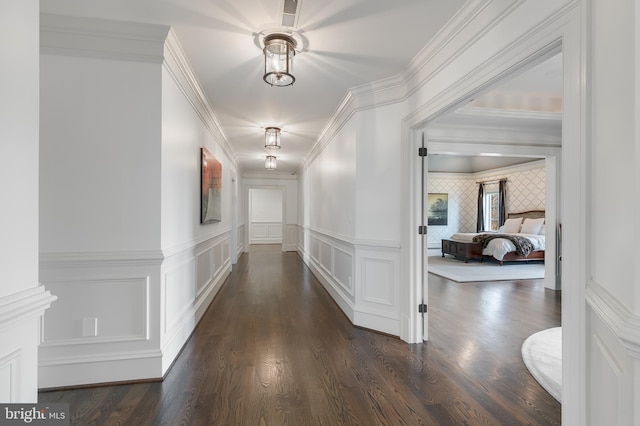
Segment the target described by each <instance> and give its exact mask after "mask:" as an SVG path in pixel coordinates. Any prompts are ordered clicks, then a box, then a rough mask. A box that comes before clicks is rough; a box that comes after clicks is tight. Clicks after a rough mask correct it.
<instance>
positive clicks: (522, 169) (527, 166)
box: [429, 149, 560, 180]
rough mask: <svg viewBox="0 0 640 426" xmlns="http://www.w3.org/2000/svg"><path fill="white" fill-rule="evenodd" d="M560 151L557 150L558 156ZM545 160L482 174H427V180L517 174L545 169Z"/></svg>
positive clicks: (486, 171) (465, 178) (467, 178)
mask: <svg viewBox="0 0 640 426" xmlns="http://www.w3.org/2000/svg"><path fill="white" fill-rule="evenodd" d="M559 151H560V150H559V149H558V154H559V153H560V152H559ZM545 168H546V164H545V160H544V159H541V160H536V161H530V162H528V163H523V164H516V165H513V166H505V167H499V168H496V169H491V170H485V171H483V172H473V173H463V172H460V173H452V172H429V179H450V180H474V179H482V178H483V177H484V176H487V175H495V174H507V173H519V172H525V171H527V170H537V169H545Z"/></svg>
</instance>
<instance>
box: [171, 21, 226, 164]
mask: <svg viewBox="0 0 640 426" xmlns="http://www.w3.org/2000/svg"><path fill="white" fill-rule="evenodd" d="M163 66H164V68H165V69H166V70H167V72H168V73H169V75H171V77H172V78H173V80H174V81H175V83H176V85H177V86H178V88H179V89H180V90H181V91H182V93H183V94H184V96H185V98H186V99H187V101H188V102H189V103H190V104H191V106H192V107H193V110H194V112H195V113H196V115H198V117H200V120H201V121H202V123H203V124H204V127H205V128H206V129H207V130H208V131H209V133H210V134H211V136H212V137H213V139H214V140H215V141H216V143H217V144H218V146H220V147H221V148H222V150H223V151H224V153H225V154H226V156H227V157H228V158H229V159H230V160H231V162H232V168H233V169H234V170H235V169H237V164H236V163H237V157H236V154H235V153H234V150H233V149H232V148H231V145H230V144H229V139H228V138H227V135H226V134H225V132H224V129H223V128H222V125H221V124H220V121H219V120H218V116H217V115H216V113H215V111H214V110H213V108H211V103H210V102H209V100H208V99H207V96H206V95H205V92H204V90H203V89H202V86H201V85H200V82H199V81H198V78H197V77H196V75H195V73H194V72H193V69H192V68H191V64H190V63H189V60H188V59H187V57H186V55H185V54H184V50H183V49H182V46H181V45H180V42H179V40H178V37H177V36H176V34H175V32H174V31H173V29H171V30H170V31H169V33H168V35H167V37H166V42H165V49H164V62H163Z"/></svg>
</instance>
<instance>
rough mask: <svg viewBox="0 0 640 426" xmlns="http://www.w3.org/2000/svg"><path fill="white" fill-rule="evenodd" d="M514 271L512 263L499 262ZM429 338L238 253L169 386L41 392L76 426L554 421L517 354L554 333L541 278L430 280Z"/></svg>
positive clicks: (552, 303)
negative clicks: (366, 315) (542, 334)
mask: <svg viewBox="0 0 640 426" xmlns="http://www.w3.org/2000/svg"><path fill="white" fill-rule="evenodd" d="M505 267H507V266H505ZM429 285H430V291H429V299H430V303H429V309H430V317H429V318H430V340H429V342H428V343H424V344H417V345H408V344H406V343H404V342H402V341H401V340H399V339H397V338H394V337H389V336H386V335H381V334H378V333H374V332H371V331H368V330H363V329H359V328H355V327H353V326H352V325H351V324H350V323H349V321H348V320H347V319H346V318H345V316H344V315H343V314H342V313H341V311H340V309H339V308H338V307H337V306H336V304H335V303H334V302H333V301H332V300H331V298H330V297H329V296H328V294H327V293H326V292H325V291H324V289H323V288H322V286H321V285H320V284H319V283H318V281H317V280H316V279H315V278H314V277H313V275H312V274H311V273H310V272H309V270H308V269H307V268H306V266H305V265H304V264H303V263H302V262H301V260H300V258H299V256H298V255H297V254H296V253H282V252H281V251H280V247H279V246H254V247H252V249H251V252H250V253H249V254H245V255H243V256H242V257H241V259H240V260H239V262H238V264H237V265H236V266H234V271H233V273H232V274H231V276H230V277H229V279H228V280H227V282H226V283H225V284H224V286H223V287H222V289H221V290H220V292H219V294H218V295H217V296H216V298H215V300H214V301H213V303H212V304H211V306H210V308H209V309H208V311H207V313H206V314H205V316H204V317H203V318H202V321H201V322H200V324H199V325H198V327H197V328H196V330H195V332H194V333H193V336H192V337H191V339H190V340H189V341H188V342H187V344H186V346H185V348H184V350H183V351H182V353H181V354H180V356H179V357H178V359H177V360H176V362H175V364H174V366H173V368H172V369H171V371H170V372H169V374H168V375H167V377H166V378H165V380H164V381H163V382H154V383H139V384H126V385H118V386H105V387H95V388H86V389H76V390H60V391H50V392H41V393H40V395H39V396H40V402H67V403H69V404H70V409H71V415H72V424H75V425H83V426H85V425H135V426H138V425H171V426H173V425H295V426H298V425H394V426H395V425H422V424H424V425H452V424H467V425H478V424H482V425H489V424H493V425H522V424H534V425H545V424H560V418H561V415H560V404H559V403H558V402H556V401H555V400H554V399H553V398H552V397H551V396H550V395H549V394H548V393H547V392H546V391H545V390H544V389H542V388H541V387H540V386H539V385H538V383H537V382H536V381H535V380H534V379H533V378H532V377H531V375H530V374H529V372H528V371H527V369H526V367H525V366H524V364H523V362H522V358H521V355H520V347H521V345H522V343H523V341H524V340H525V339H526V338H527V337H528V336H529V335H531V334H532V333H534V332H536V331H539V330H543V329H545V328H549V327H554V326H557V325H559V324H560V296H559V294H558V293H556V292H553V291H549V290H545V289H544V287H543V284H542V281H541V280H531V281H509V282H505V281H502V282H493V283H492V282H487V283H466V284H459V283H455V282H452V281H448V280H445V279H443V278H440V277H437V276H434V275H430V276H429Z"/></svg>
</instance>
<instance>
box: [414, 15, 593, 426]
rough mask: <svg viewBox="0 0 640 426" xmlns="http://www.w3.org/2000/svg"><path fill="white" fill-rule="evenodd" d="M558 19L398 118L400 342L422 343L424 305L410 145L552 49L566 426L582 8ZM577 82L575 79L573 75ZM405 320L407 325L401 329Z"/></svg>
mask: <svg viewBox="0 0 640 426" xmlns="http://www.w3.org/2000/svg"><path fill="white" fill-rule="evenodd" d="M558 14H561V15H562V17H563V19H562V22H559V20H553V21H552V20H548V21H546V22H545V24H546V25H541V26H540V27H539V28H538V31H537V32H536V33H535V34H533V35H531V36H530V37H528V38H522V39H519V40H517V41H515V42H514V43H513V44H512V45H510V46H509V47H508V48H505V49H504V51H503V52H501V55H497V56H494V58H493V61H490V62H487V63H483V64H482V65H480V66H478V67H477V69H476V70H475V72H473V73H469V74H468V75H467V78H466V79H464V80H459V82H458V83H457V85H454V86H452V87H449V88H448V89H446V90H445V91H443V92H442V93H440V94H439V95H438V96H435V97H433V98H431V100H430V101H429V102H427V103H426V104H424V105H422V106H421V107H419V108H417V109H416V110H415V111H413V112H411V113H410V114H409V115H408V116H406V117H405V118H404V119H403V120H402V127H401V138H402V153H403V169H404V170H405V173H404V175H403V187H404V188H407V191H403V193H404V194H405V195H404V201H405V203H404V205H405V206H407V207H408V208H407V209H406V213H405V218H404V221H405V227H404V231H403V233H402V247H403V249H402V250H403V253H402V258H403V259H404V262H405V263H404V267H403V271H404V275H405V276H404V279H403V282H405V283H407V287H405V289H406V298H405V303H406V305H405V308H406V310H405V312H407V314H406V316H405V317H403V326H402V327H401V333H402V335H401V338H402V339H403V340H405V341H407V342H409V343H419V342H422V341H423V339H422V337H423V336H422V333H421V332H422V319H421V317H420V315H421V314H419V313H418V309H417V306H418V304H419V303H420V302H419V301H420V300H421V299H422V292H423V283H422V280H421V279H420V276H421V271H420V265H421V259H419V258H418V256H419V252H420V250H419V235H418V233H417V232H416V230H417V229H418V228H417V227H418V225H419V220H418V219H419V202H418V198H417V197H418V194H419V189H420V182H419V180H418V179H419V173H418V164H419V163H418V161H417V160H416V159H417V158H418V156H417V154H416V151H415V147H416V146H417V141H419V139H420V135H421V132H422V130H424V129H425V128H426V127H428V124H429V122H430V121H433V120H434V119H435V118H437V117H439V116H440V115H443V114H446V113H447V112H449V111H452V110H454V109H456V108H458V107H459V106H462V105H463V104H466V103H467V102H468V101H470V100H471V99H472V98H473V96H474V95H475V94H476V93H480V92H483V91H485V90H487V89H489V88H491V87H492V85H495V84H497V82H499V81H500V80H502V79H504V78H505V77H506V76H508V75H509V74H512V73H515V72H517V71H519V70H520V69H522V67H523V66H526V65H528V64H530V63H531V62H532V61H534V60H536V58H539V57H541V56H542V55H545V54H548V53H549V52H550V51H552V50H553V49H557V48H558V47H561V48H562V52H563V83H564V84H563V126H562V154H561V158H565V159H568V158H570V159H571V161H565V162H564V163H563V164H562V167H561V169H562V171H561V175H560V176H559V178H560V181H561V185H560V191H559V195H558V196H559V198H561V199H562V203H561V204H562V209H563V210H562V217H561V218H560V220H559V222H561V223H562V233H563V242H562V249H563V252H562V271H563V282H562V288H563V297H562V313H563V315H562V327H563V330H564V332H563V342H562V346H563V354H562V356H563V360H569V362H564V363H563V373H562V380H563V392H562V393H563V401H562V403H563V412H562V417H563V420H565V421H569V420H571V421H574V422H578V423H582V422H583V421H584V419H585V384H586V378H585V366H586V360H585V352H584V348H585V329H586V319H585V307H584V300H585V298H584V283H585V282H586V277H585V271H586V266H585V265H586V250H585V232H586V211H587V205H586V199H587V198H586V184H585V182H587V180H586V169H587V162H586V147H585V145H586V142H585V141H586V134H587V123H586V120H585V117H586V88H585V82H584V78H585V77H584V76H585V72H584V70H586V55H585V53H584V52H585V44H584V37H583V34H582V21H581V20H582V18H583V11H582V9H581V8H580V7H576V8H573V9H570V10H564V11H559V12H558ZM577 76H578V77H577ZM404 321H408V323H404Z"/></svg>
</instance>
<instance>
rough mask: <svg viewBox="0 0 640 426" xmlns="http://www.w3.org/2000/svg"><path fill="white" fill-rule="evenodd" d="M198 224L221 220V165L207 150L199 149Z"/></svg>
mask: <svg viewBox="0 0 640 426" xmlns="http://www.w3.org/2000/svg"><path fill="white" fill-rule="evenodd" d="M200 159H201V160H200V188H201V191H200V223H202V224H207V223H213V222H220V221H221V220H222V164H220V162H219V161H218V160H216V157H214V156H213V154H211V153H210V152H209V151H208V150H207V148H205V147H202V148H200Z"/></svg>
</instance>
